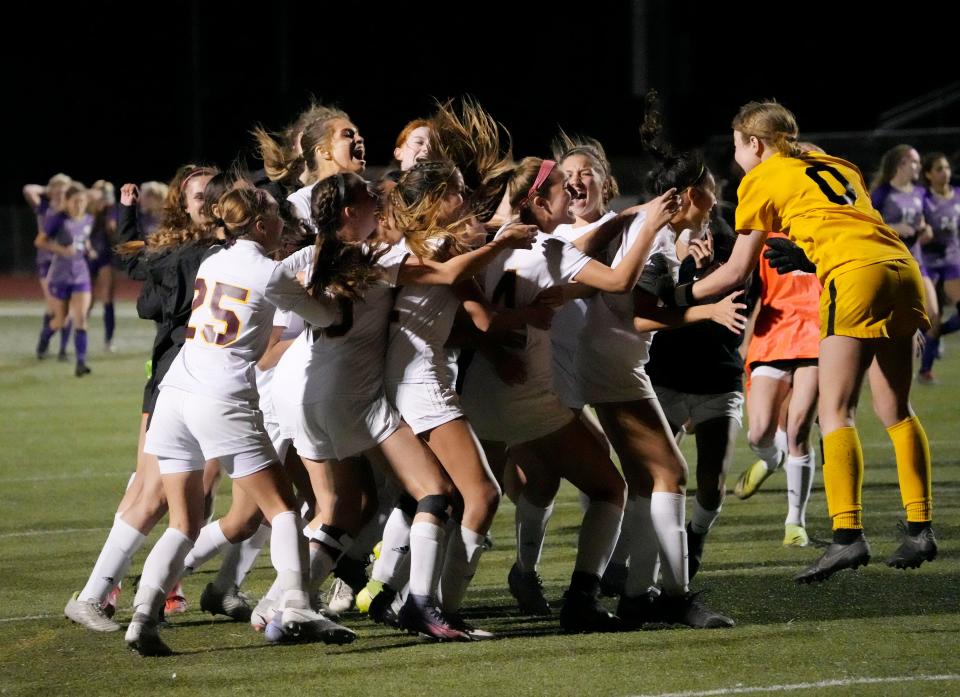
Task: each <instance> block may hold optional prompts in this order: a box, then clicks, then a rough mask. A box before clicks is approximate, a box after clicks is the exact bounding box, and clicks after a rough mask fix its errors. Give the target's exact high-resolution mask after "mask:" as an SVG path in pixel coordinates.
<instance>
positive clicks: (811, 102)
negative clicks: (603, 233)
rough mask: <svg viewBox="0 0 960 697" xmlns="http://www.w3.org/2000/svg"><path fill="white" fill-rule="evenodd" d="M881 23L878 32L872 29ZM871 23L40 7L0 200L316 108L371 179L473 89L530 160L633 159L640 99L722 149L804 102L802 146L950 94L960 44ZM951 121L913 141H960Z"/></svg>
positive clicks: (833, 17) (541, 11)
mask: <svg viewBox="0 0 960 697" xmlns="http://www.w3.org/2000/svg"><path fill="white" fill-rule="evenodd" d="M866 7H872V8H874V9H871V10H869V13H870V16H871V17H872V19H873V20H875V21H879V22H881V26H882V31H880V32H877V33H873V34H868V33H867V31H866V25H865V23H864V17H865V16H866V13H867V10H866V9H864V8H866ZM877 7H879V6H878V5H866V4H864V5H861V6H859V9H858V6H857V5H856V4H851V3H839V2H833V3H828V4H827V3H824V4H820V5H818V4H816V3H796V4H794V5H792V6H790V7H789V8H787V7H786V6H785V5H778V4H775V3H766V4H754V5H751V4H750V3H735V4H734V3H724V2H667V1H666V0H646V1H645V2H644V1H633V2H631V0H620V1H619V2H586V3H584V2H580V3H574V4H567V3H563V4H561V3H559V2H552V3H523V2H520V1H519V0H516V1H515V2H512V3H504V2H471V3H467V2H448V3H427V4H421V3H393V4H390V5H386V4H383V3H373V2H369V3H362V2H320V1H315V2H310V3H307V2H295V1H294V0H272V1H270V2H262V3H256V4H254V3H244V2H236V3H226V2H219V1H209V2H195V3H191V2H166V3H149V4H148V3H137V4H135V3H114V2H104V3H86V4H79V3H76V4H72V5H71V6H69V7H64V8H62V7H60V6H59V5H58V4H56V3H39V2H36V3H33V4H31V5H29V6H21V7H19V8H18V10H17V13H16V16H17V19H16V20H13V19H12V17H13V15H12V14H8V19H7V22H6V26H7V33H8V40H7V43H6V44H5V45H4V46H3V47H2V49H0V50H2V53H3V61H2V65H3V68H2V70H3V73H4V74H3V85H4V92H5V96H6V98H5V100H4V101H5V102H6V107H5V108H4V109H3V114H4V115H3V117H2V118H3V119H4V121H5V122H6V124H5V125H6V128H5V129H4V132H5V134H6V145H7V149H8V152H9V151H10V150H12V153H11V157H10V158H9V160H8V166H7V167H6V168H4V169H5V171H4V173H3V185H2V187H0V203H2V204H13V203H17V202H18V201H20V200H22V199H21V198H20V188H21V186H22V185H23V184H24V183H26V182H41V183H42V182H45V181H46V180H47V178H49V177H50V176H51V175H52V174H53V173H55V172H58V171H64V172H67V173H68V174H70V175H71V176H73V177H75V178H78V179H80V180H81V181H84V182H86V183H88V184H89V183H90V182H92V181H93V180H94V179H98V178H107V179H110V180H112V181H114V182H115V183H117V184H119V183H121V182H122V181H126V180H131V181H143V180H146V179H167V178H169V176H170V175H171V174H172V172H173V170H174V168H175V167H176V166H177V165H179V164H181V163H183V162H187V161H204V162H210V163H215V164H219V165H226V164H229V163H230V162H231V160H232V159H233V158H234V157H235V156H236V155H237V154H238V152H244V153H246V154H249V152H250V150H249V146H250V143H251V140H250V138H249V136H248V135H247V131H248V130H249V128H250V127H251V126H252V125H253V124H254V123H257V122H260V123H263V124H264V125H265V126H267V127H268V128H279V127H281V126H283V125H284V124H285V123H286V122H288V121H290V120H292V118H293V117H294V116H295V115H296V113H297V111H298V110H299V109H301V108H302V107H303V106H304V105H305V104H306V103H307V101H308V98H309V95H311V94H313V95H315V96H316V97H318V98H321V99H322V100H323V101H325V102H336V103H338V104H339V105H340V106H342V107H343V108H345V109H346V110H347V111H348V112H349V113H350V114H351V116H352V117H353V119H354V121H355V122H356V123H357V125H358V126H359V128H360V130H361V133H362V134H363V135H364V136H365V138H366V139H367V152H368V161H369V162H370V163H371V164H385V163H386V162H387V161H388V159H389V157H390V152H391V149H392V144H393V139H394V137H395V136H396V133H397V132H398V131H399V129H400V128H401V127H402V126H403V124H404V123H405V122H406V121H408V120H409V119H411V118H413V117H416V116H419V115H425V114H427V113H428V112H429V110H430V106H431V104H432V97H448V96H455V95H459V94H461V93H465V92H469V93H472V94H474V95H476V96H477V97H478V98H479V99H480V101H481V102H482V103H483V104H484V105H485V106H486V107H487V108H488V109H489V110H490V111H491V112H492V113H493V114H494V115H495V116H496V117H497V118H498V119H499V120H501V121H502V122H503V123H504V124H505V125H506V126H507V127H508V128H509V129H510V131H511V133H512V135H513V137H514V151H515V153H516V154H518V155H526V154H538V155H541V154H545V153H546V152H547V146H548V144H549V142H550V139H551V137H552V136H553V135H554V134H555V133H556V130H557V126H558V125H562V126H563V127H564V128H565V129H566V130H568V131H573V132H584V133H588V134H591V135H594V136H596V137H598V138H600V139H601V140H602V141H603V142H604V143H605V144H606V146H607V149H608V152H610V153H611V154H615V155H618V156H620V157H630V156H633V155H637V154H639V152H640V147H639V141H638V138H637V135H636V134H637V130H636V129H637V125H638V123H639V121H640V118H641V114H642V108H641V106H642V96H641V95H642V91H643V88H644V86H649V87H656V88H657V89H658V90H659V91H660V93H661V95H662V99H663V107H664V111H665V117H666V120H667V123H668V127H669V134H670V137H671V138H672V139H673V140H674V141H675V143H676V144H677V145H682V146H699V145H701V144H703V143H705V142H706V141H707V140H708V138H710V137H711V136H724V137H726V134H728V133H729V123H730V120H731V117H732V116H733V114H734V113H735V111H736V109H737V108H738V107H739V106H740V105H741V104H742V103H743V102H745V101H748V100H750V99H755V98H762V97H776V98H777V99H778V100H779V101H781V102H783V103H785V104H786V105H787V106H789V107H791V108H792V109H793V110H794V111H795V113H796V114H797V117H798V120H799V122H800V126H801V129H802V130H803V131H804V132H807V133H809V132H820V131H852V130H858V131H859V130H864V129H872V128H874V127H876V126H877V125H878V120H879V115H880V114H881V113H882V112H884V111H885V110H887V109H889V108H891V107H894V106H896V105H898V104H901V103H904V102H906V101H908V100H910V99H913V98H915V97H918V96H921V95H923V94H925V93H927V92H930V91H931V90H935V89H938V88H941V87H945V86H947V85H948V84H949V83H951V82H952V81H955V80H956V79H957V78H956V71H955V63H954V58H955V55H956V43H955V41H953V40H952V38H951V40H949V41H948V40H946V35H944V37H942V38H936V37H934V36H933V35H932V34H931V32H930V30H929V29H926V30H924V31H923V32H921V30H920V25H919V24H913V25H909V26H908V25H906V24H904V23H903V22H902V18H901V19H897V18H896V17H892V18H885V17H883V16H882V15H878V12H879V10H877V9H876V8H877ZM731 8H734V9H731ZM801 10H802V11H801ZM635 63H638V64H640V65H641V66H642V68H641V69H640V70H637V69H635V67H634V64H635ZM950 114H951V112H950V110H949V109H944V110H941V111H939V112H936V113H934V114H932V115H928V116H926V117H924V118H923V119H920V120H919V121H918V122H915V123H912V124H910V126H911V127H916V126H941V127H943V126H952V125H955V124H954V123H950V122H949V121H950V120H951V118H952V117H951V115H950ZM952 114H953V116H956V109H953V112H952ZM953 121H954V122H955V121H957V119H955V118H953ZM942 147H943V148H944V149H946V150H947V152H952V151H953V150H955V149H956V148H957V147H960V146H958V145H957V144H956V143H944V144H943V145H942ZM841 154H842V153H841ZM872 164H873V163H862V166H863V167H864V168H865V169H866V168H867V167H868V165H869V166H872Z"/></svg>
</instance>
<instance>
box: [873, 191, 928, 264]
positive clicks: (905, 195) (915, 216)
mask: <svg viewBox="0 0 960 697" xmlns="http://www.w3.org/2000/svg"><path fill="white" fill-rule="evenodd" d="M923 196H924V189H923V187H922V186H917V185H914V186H913V187H912V189H911V190H910V191H900V190H899V189H894V188H893V187H892V186H890V185H889V184H884V185H883V186H881V187H879V188H877V190H876V191H874V192H873V194H872V195H871V197H870V198H871V199H872V200H873V207H874V208H876V209H877V210H878V211H880V215H882V216H883V222H885V223H887V224H888V225H894V224H896V223H906V224H907V225H909V226H910V227H912V228H914V229H916V228H917V227H918V226H919V225H920V221H921V220H923ZM903 242H904V244H906V245H907V247H909V248H910V253H911V254H912V255H913V258H914V259H916V260H917V262H918V263H919V264H920V265H921V267H922V266H923V259H922V255H921V253H920V245H919V244H917V237H916V235H914V236H913V237H907V238H904V240H903Z"/></svg>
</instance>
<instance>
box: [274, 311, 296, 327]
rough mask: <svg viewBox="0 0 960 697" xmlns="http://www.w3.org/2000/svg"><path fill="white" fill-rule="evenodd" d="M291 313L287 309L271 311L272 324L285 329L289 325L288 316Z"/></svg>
mask: <svg viewBox="0 0 960 697" xmlns="http://www.w3.org/2000/svg"><path fill="white" fill-rule="evenodd" d="M292 314H293V313H292V312H288V311H287V310H277V311H276V312H274V313H273V326H274V327H283V328H284V329H286V328H287V327H289V326H290V319H291V317H290V316H291V315H292Z"/></svg>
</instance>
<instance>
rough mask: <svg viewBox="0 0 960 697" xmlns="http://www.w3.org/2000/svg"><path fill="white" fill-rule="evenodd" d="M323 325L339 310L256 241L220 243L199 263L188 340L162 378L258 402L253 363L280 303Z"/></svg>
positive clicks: (181, 386) (189, 387)
mask: <svg viewBox="0 0 960 697" xmlns="http://www.w3.org/2000/svg"><path fill="white" fill-rule="evenodd" d="M277 307H279V308H282V309H286V310H292V311H294V312H296V313H297V314H300V315H302V316H303V317H304V318H305V319H306V320H307V321H308V322H311V323H313V324H315V325H318V326H322V325H325V324H328V323H329V322H330V321H331V320H332V319H334V318H335V317H336V309H335V308H334V307H333V306H332V304H324V303H321V302H319V301H317V300H315V299H314V298H312V297H311V296H310V295H308V294H307V292H306V291H305V290H304V288H303V286H302V285H300V283H298V282H297V279H296V278H295V277H294V275H293V274H292V273H291V272H290V271H289V270H288V269H286V268H284V267H283V266H281V265H280V264H278V263H277V262H275V261H273V260H272V259H269V258H268V257H266V256H264V250H263V247H261V246H260V245H259V244H257V243H256V242H251V241H249V240H239V241H237V242H236V243H235V244H233V245H232V246H230V247H217V248H215V249H214V250H213V251H212V252H211V253H210V254H209V255H208V256H207V257H206V258H205V259H204V260H203V262H202V263H201V264H200V268H199V269H198V270H197V278H196V282H195V284H194V299H193V312H192V314H191V315H190V320H189V322H188V324H187V330H186V331H187V340H186V342H185V343H184V345H183V348H182V349H181V350H180V353H179V354H178V355H177V357H176V359H175V360H174V362H173V365H172V366H171V367H170V370H169V371H168V372H167V374H166V376H165V377H164V379H163V382H162V383H161V388H163V387H176V388H179V389H181V390H185V391H187V392H193V393H197V394H204V395H207V396H209V397H212V398H215V399H219V400H222V401H225V402H233V403H239V404H253V405H255V404H256V403H257V398H258V394H257V385H256V378H255V372H254V368H255V364H256V362H257V361H258V360H259V359H260V356H261V355H262V354H263V352H264V350H265V349H266V346H267V342H268V341H269V338H270V332H271V329H272V327H273V316H274V313H275V311H276V308H277Z"/></svg>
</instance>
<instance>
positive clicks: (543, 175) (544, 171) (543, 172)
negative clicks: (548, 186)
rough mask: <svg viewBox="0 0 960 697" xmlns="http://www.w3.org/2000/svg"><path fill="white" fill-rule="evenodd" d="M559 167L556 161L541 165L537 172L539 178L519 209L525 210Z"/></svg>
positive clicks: (535, 180) (548, 161)
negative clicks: (538, 190)
mask: <svg viewBox="0 0 960 697" xmlns="http://www.w3.org/2000/svg"><path fill="white" fill-rule="evenodd" d="M556 166H557V162H556V160H543V161H542V162H541V163H540V169H539V170H537V178H536V179H534V180H533V184H532V185H531V186H530V189H529V190H528V191H527V195H526V196H524V197H523V199H522V200H521V201H520V203H519V204H517V207H518V208H523V207H524V206H525V205H527V202H528V201H529V200H530V199H531V198H533V197H534V196H536V195H537V189H539V188H540V187H541V186H543V183H544V182H545V181H547V177H549V176H550V173H551V172H552V171H553V170H554V168H555V167H556Z"/></svg>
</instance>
